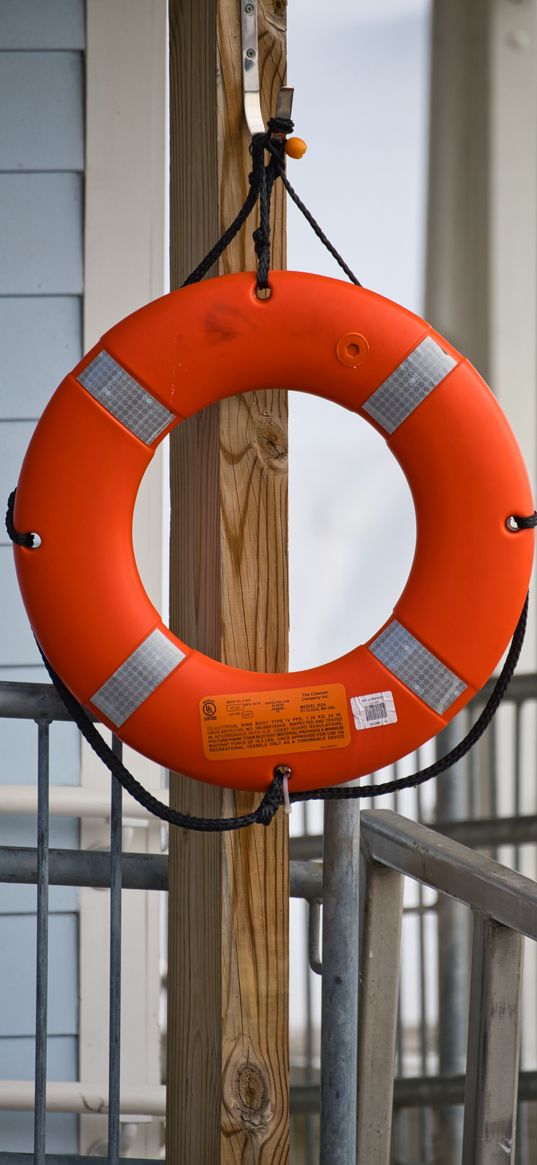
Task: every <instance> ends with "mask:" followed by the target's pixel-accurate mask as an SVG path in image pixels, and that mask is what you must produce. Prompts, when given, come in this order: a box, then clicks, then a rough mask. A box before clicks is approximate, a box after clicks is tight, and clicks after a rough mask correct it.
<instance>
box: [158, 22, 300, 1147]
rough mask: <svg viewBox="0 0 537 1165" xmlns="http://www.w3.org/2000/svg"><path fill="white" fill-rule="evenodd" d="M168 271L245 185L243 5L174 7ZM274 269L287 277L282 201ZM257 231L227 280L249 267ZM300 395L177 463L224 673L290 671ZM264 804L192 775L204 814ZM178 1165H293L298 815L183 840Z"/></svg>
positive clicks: (179, 578) (212, 425)
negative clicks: (292, 891) (292, 443)
mask: <svg viewBox="0 0 537 1165" xmlns="http://www.w3.org/2000/svg"><path fill="white" fill-rule="evenodd" d="M259 31H260V53H261V60H260V67H261V77H262V89H263V94H262V99H263V101H264V116H265V118H266V117H267V116H268V114H269V109H270V110H271V111H273V110H274V106H275V98H276V94H277V91H278V89H279V86H280V84H282V83H283V81H284V72H285V3H284V2H283V0H264V3H262V4H260V12H259ZM170 98H171V123H170V130H171V272H172V287H176V286H178V285H179V284H180V283H181V281H182V279H183V278H184V277H185V276H186V275H187V274H188V272H189V271H190V270H191V269H192V268H193V267H194V266H195V265H196V263H197V262H198V261H199V259H200V258H201V257H202V256H203V254H204V253H205V252H206V251H207V250H208V249H209V247H210V246H211V245H212V243H213V242H214V241H215V240H216V238H217V237H218V235H219V234H220V232H221V230H222V229H223V227H224V226H225V225H226V224H228V223H229V222H230V221H231V220H232V218H233V217H234V215H235V213H236V211H237V209H238V207H239V205H240V204H241V202H242V201H243V199H244V197H245V194H246V190H247V174H248V172H249V169H250V155H249V152H248V144H249V141H248V135H247V131H246V129H245V126H244V121H243V114H242V81H241V47H240V3H239V0H170ZM275 202H276V206H275V223H274V247H273V265H274V266H278V267H281V266H283V265H284V254H285V243H284V218H283V200H282V192H281V191H280V190H279V189H278V191H277V193H276V199H275ZM255 225H256V224H255V222H253V221H252V223H251V225H250V224H249V225H248V226H247V228H246V232H243V234H242V235H241V236H240V238H238V239H237V240H236V241H235V243H234V244H233V246H232V247H231V248H230V249H229V250H228V251H227V252H226V254H225V255H224V257H223V260H222V262H221V272H229V271H238V270H244V269H253V268H254V266H255V260H254V252H253V247H252V244H251V230H252V229H253V227H254V226H255ZM286 413H287V401H286V396H285V394H284V393H283V392H278V391H276V390H269V391H267V392H264V393H251V394H248V395H246V396H243V397H237V398H232V399H230V400H227V401H224V402H223V403H221V404H220V405H215V406H213V407H211V408H210V409H207V410H205V412H204V413H202V414H201V415H200V416H199V417H195V418H193V419H192V420H191V421H189V422H188V423H185V424H183V425H181V427H180V429H179V431H178V432H177V433H176V434H175V435H174V441H173V443H172V453H171V490H172V503H171V504H172V533H171V626H172V627H173V630H174V631H176V632H177V633H178V634H180V635H181V636H182V637H183V638H184V639H186V641H187V642H188V643H190V644H192V645H193V646H196V647H198V648H200V649H202V650H204V651H206V652H207V653H208V654H210V655H213V656H215V657H216V658H219V659H222V660H223V661H224V662H225V663H228V664H233V665H236V666H243V667H248V668H251V669H256V670H268V671H278V670H279V671H284V670H285V669H286V667H287V629H288V607H287V474H286V470H287V417H286ZM257 800H258V798H256V797H254V796H252V795H247V794H243V793H239V794H233V793H231V792H228V791H223V790H219V789H216V788H213V787H211V786H208V785H202V784H200V783H198V782H194V781H189V780H188V779H186V778H182V777H175V778H173V782H172V790H171V801H172V804H175V805H178V806H181V807H182V808H184V809H186V810H187V812H191V813H196V814H200V815H208V816H220V815H228V814H233V813H235V812H239V813H243V812H246V811H248V810H249V809H251V808H252V806H253V805H254V804H255V803H256V802H257ZM170 832H171V837H170V894H169V903H170V906H169V957H168V1070H167V1085H168V1107H167V1154H166V1159H167V1161H168V1165H232V1163H233V1165H235V1163H236V1165H238V1163H239V1162H241V1163H246V1162H247V1163H248V1165H284V1163H285V1162H288V1159H289V1134H288V902H289V897H288V895H289V885H288V853H287V826H286V819H285V818H284V815H283V814H282V813H279V814H278V815H277V817H276V819H275V821H274V822H273V823H272V825H271V826H270V827H269V828H268V829H263V828H262V827H260V826H255V827H253V828H251V829H249V830H245V831H241V832H239V833H235V834H229V835H224V836H219V835H212V834H194V833H189V832H186V831H177V830H171V831H170Z"/></svg>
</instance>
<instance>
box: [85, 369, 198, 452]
mask: <svg viewBox="0 0 537 1165" xmlns="http://www.w3.org/2000/svg"><path fill="white" fill-rule="evenodd" d="M77 379H78V380H79V381H80V384H81V385H83V387H84V388H85V389H86V390H87V391H88V392H89V393H90V394H91V396H93V397H95V400H98V401H99V404H101V405H103V407H104V408H105V409H107V410H108V412H109V413H111V414H112V416H113V417H115V418H116V420H117V421H121V424H122V425H125V428H126V429H129V430H130V432H131V433H134V436H135V437H139V438H140V441H144V442H145V444H146V445H151V444H152V443H153V441H156V439H157V437H159V436H160V434H161V433H162V432H163V431H164V429H166V428H167V427H168V425H169V424H171V422H172V421H173V420H174V419H175V418H174V414H173V413H170V412H169V411H168V409H166V408H164V405H162V404H161V403H160V401H158V400H155V397H154V396H151V393H150V392H147V390H146V389H145V388H142V385H141V384H138V381H137V380H134V377H132V376H130V375H129V373H128V372H126V371H125V369H124V368H122V367H121V364H118V363H117V362H116V361H115V360H114V359H113V358H112V356H110V355H109V353H108V352H99V354H98V356H96V357H95V359H94V360H92V361H91V364H88V365H87V367H86V368H84V370H83V372H81V373H80V374H79V376H78V377H77Z"/></svg>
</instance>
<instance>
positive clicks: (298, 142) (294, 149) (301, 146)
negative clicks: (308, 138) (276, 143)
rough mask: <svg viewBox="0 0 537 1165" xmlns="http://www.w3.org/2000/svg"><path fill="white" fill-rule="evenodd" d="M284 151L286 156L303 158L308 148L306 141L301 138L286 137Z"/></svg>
mask: <svg viewBox="0 0 537 1165" xmlns="http://www.w3.org/2000/svg"><path fill="white" fill-rule="evenodd" d="M284 148H285V152H286V154H287V157H288V158H295V159H297V160H298V159H299V158H303V157H304V154H305V153H306V150H307V148H308V143H307V142H305V141H304V139H303V138H287V141H286V143H285V147H284Z"/></svg>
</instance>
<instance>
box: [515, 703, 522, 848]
mask: <svg viewBox="0 0 537 1165" xmlns="http://www.w3.org/2000/svg"><path fill="white" fill-rule="evenodd" d="M521 728H522V724H521V716H520V704H519V703H516V704H515V756H514V765H515V804H514V814H515V817H520V812H521V804H522V798H521V795H520V781H521V773H520V765H521V760H520V756H521V741H520V732H521ZM514 857H515V870H519V869H520V846H519V845H515V854H514Z"/></svg>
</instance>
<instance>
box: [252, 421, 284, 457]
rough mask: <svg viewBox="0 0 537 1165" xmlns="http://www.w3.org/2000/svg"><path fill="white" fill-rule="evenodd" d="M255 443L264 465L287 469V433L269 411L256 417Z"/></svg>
mask: <svg viewBox="0 0 537 1165" xmlns="http://www.w3.org/2000/svg"><path fill="white" fill-rule="evenodd" d="M255 445H256V449H257V452H258V454H259V457H260V459H261V461H263V462H264V463H265V465H267V466H268V467H269V468H271V469H276V470H279V471H284V470H286V469H287V434H286V432H285V429H284V428H283V426H282V425H281V424H280V422H279V421H278V420H277V419H276V417H274V416H272V415H271V414H270V413H261V414H260V415H259V417H258V418H257V421H256V427H255Z"/></svg>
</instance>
